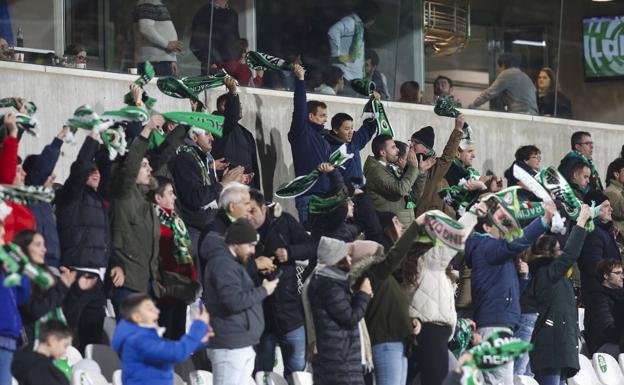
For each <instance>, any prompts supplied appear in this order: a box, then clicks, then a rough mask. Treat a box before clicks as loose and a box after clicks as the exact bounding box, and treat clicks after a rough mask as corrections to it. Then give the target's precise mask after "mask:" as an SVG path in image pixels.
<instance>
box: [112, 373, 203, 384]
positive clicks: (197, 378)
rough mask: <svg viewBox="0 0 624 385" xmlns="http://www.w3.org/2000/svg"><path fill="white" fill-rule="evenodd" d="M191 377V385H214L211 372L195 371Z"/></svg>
mask: <svg viewBox="0 0 624 385" xmlns="http://www.w3.org/2000/svg"><path fill="white" fill-rule="evenodd" d="M189 377H190V379H191V385H212V373H210V372H209V371H206V370H195V371H192V372H191V373H189ZM113 385H114V384H113Z"/></svg>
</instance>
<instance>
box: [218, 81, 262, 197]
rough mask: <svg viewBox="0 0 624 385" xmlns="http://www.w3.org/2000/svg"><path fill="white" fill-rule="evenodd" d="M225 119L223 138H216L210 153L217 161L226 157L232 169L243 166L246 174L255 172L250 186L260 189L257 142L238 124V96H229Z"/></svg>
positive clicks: (229, 94) (230, 94)
mask: <svg viewBox="0 0 624 385" xmlns="http://www.w3.org/2000/svg"><path fill="white" fill-rule="evenodd" d="M224 117H225V122H224V123H223V137H221V138H218V137H215V140H214V142H213V143H212V150H211V152H210V153H211V154H212V156H213V157H214V158H215V159H221V158H224V157H225V160H226V161H227V162H228V163H230V166H229V167H230V168H234V167H237V166H243V167H244V168H245V174H249V173H250V172H253V173H254V177H253V179H252V181H251V183H250V186H251V187H253V188H255V189H260V167H259V166H258V151H257V149H256V140H255V139H254V136H253V134H252V133H251V132H249V130H247V129H246V128H245V127H243V126H242V125H240V124H239V123H238V121H239V120H240V100H239V96H238V94H232V93H228V94H227V99H226V100H225V113H224Z"/></svg>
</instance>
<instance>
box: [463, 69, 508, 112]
mask: <svg viewBox="0 0 624 385" xmlns="http://www.w3.org/2000/svg"><path fill="white" fill-rule="evenodd" d="M507 76H508V75H507V73H505V72H501V73H500V75H498V77H497V78H496V80H494V83H492V84H491V85H490V86H489V87H488V88H487V89H486V90H485V91H483V92H482V93H481V94H480V95H479V96H477V98H476V99H475V100H474V101H473V102H472V103H470V105H469V106H468V108H471V109H472V108H477V107H479V106H480V105H482V104H483V103H486V102H488V101H490V100H492V98H494V97H495V96H496V95H498V94H500V93H501V92H503V91H504V90H505V89H507V87H508V85H507V83H508V80H507Z"/></svg>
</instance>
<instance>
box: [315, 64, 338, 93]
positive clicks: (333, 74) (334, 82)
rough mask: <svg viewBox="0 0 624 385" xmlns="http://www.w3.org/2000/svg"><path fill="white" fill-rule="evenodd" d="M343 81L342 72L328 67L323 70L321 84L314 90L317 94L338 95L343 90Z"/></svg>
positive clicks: (336, 68)
mask: <svg viewBox="0 0 624 385" xmlns="http://www.w3.org/2000/svg"><path fill="white" fill-rule="evenodd" d="M344 85H345V80H344V77H343V73H342V70H341V69H340V68H338V67H334V66H329V67H327V68H325V69H324V70H323V83H322V84H321V85H320V86H318V87H316V88H315V89H314V92H316V93H317V94H323V95H338V94H339V93H341V92H342V90H343V89H344Z"/></svg>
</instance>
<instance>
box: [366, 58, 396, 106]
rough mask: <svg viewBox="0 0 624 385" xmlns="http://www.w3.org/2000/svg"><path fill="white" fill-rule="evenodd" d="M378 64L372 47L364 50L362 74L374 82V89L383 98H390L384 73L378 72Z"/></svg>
mask: <svg viewBox="0 0 624 385" xmlns="http://www.w3.org/2000/svg"><path fill="white" fill-rule="evenodd" d="M378 66H379V55H377V52H375V51H374V50H372V49H367V50H366V52H364V74H365V77H366V79H367V80H370V81H372V82H373V83H375V91H377V92H379V94H380V95H381V96H383V98H384V99H387V100H389V99H392V97H391V96H390V94H389V93H388V80H387V78H386V75H384V74H383V73H381V72H379V70H377V67H378Z"/></svg>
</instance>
